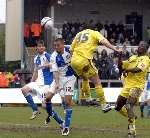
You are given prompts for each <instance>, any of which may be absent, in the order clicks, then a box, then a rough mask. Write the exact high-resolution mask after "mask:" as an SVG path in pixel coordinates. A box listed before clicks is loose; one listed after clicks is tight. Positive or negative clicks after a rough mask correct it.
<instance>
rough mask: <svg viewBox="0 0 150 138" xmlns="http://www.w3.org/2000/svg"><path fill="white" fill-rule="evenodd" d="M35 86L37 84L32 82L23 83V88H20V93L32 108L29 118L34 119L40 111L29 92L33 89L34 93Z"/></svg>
mask: <svg viewBox="0 0 150 138" xmlns="http://www.w3.org/2000/svg"><path fill="white" fill-rule="evenodd" d="M33 88H34V89H33ZM35 88H37V85H36V84H35V83H33V82H32V83H29V84H27V85H25V86H24V87H23V88H21V91H22V94H23V95H24V97H25V99H26V100H27V102H28V104H29V105H30V107H31V108H32V111H33V113H32V116H31V117H30V119H34V118H35V117H36V116H37V115H38V114H39V113H40V112H39V111H38V106H37V105H36V104H35V103H34V100H33V98H32V94H31V93H33V91H35V93H36V90H35Z"/></svg>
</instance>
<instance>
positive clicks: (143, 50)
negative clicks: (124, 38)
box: [137, 41, 149, 56]
mask: <svg viewBox="0 0 150 138" xmlns="http://www.w3.org/2000/svg"><path fill="white" fill-rule="evenodd" d="M148 48H149V46H148V44H147V43H146V42H144V41H141V42H140V44H139V47H138V49H137V53H138V55H139V56H140V55H145V54H146V53H147V50H148Z"/></svg>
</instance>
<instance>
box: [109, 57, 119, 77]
mask: <svg viewBox="0 0 150 138" xmlns="http://www.w3.org/2000/svg"><path fill="white" fill-rule="evenodd" d="M109 79H111V80H117V79H119V69H118V58H114V59H113V61H112V62H110V77H109Z"/></svg>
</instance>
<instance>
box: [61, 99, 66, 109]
mask: <svg viewBox="0 0 150 138" xmlns="http://www.w3.org/2000/svg"><path fill="white" fill-rule="evenodd" d="M62 107H63V108H64V110H65V109H66V103H65V101H64V100H62Z"/></svg>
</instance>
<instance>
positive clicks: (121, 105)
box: [106, 43, 150, 136]
mask: <svg viewBox="0 0 150 138" xmlns="http://www.w3.org/2000/svg"><path fill="white" fill-rule="evenodd" d="M147 48H148V47H147V44H146V43H143V44H140V45H139V47H138V50H137V52H138V55H137V56H136V55H133V56H131V57H130V58H129V59H128V60H126V61H121V60H120V62H119V64H120V66H121V67H122V70H123V74H124V76H125V78H124V87H123V89H122V91H121V93H120V95H119V96H118V99H117V102H116V106H115V110H116V111H118V112H120V113H121V114H122V115H123V116H125V117H128V130H129V132H128V135H130V136H131V135H132V136H136V130H135V118H136V116H135V114H134V110H133V107H134V106H135V104H136V103H137V102H138V99H139V97H140V95H141V93H142V92H143V89H144V86H145V82H146V76H147V72H148V70H149V65H150V63H149V57H148V56H147V55H146V53H147ZM107 111H108V110H106V112H107Z"/></svg>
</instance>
